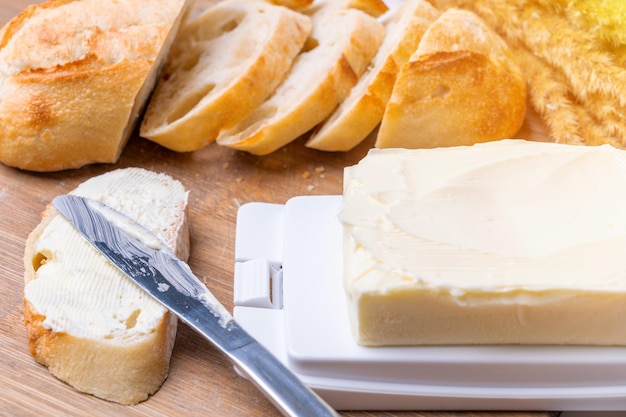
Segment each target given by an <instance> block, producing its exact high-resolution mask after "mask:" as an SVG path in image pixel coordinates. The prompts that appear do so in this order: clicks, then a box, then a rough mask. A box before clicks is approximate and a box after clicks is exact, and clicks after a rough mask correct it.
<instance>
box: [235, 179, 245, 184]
mask: <svg viewBox="0 0 626 417" xmlns="http://www.w3.org/2000/svg"><path fill="white" fill-rule="evenodd" d="M235 181H237V184H239V183H241V182H243V177H237V179H236V180H235Z"/></svg>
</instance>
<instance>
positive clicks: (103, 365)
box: [24, 168, 189, 405]
mask: <svg viewBox="0 0 626 417" xmlns="http://www.w3.org/2000/svg"><path fill="white" fill-rule="evenodd" d="M136 170H137V169H135V168H129V169H126V171H127V172H131V171H136ZM122 171H123V170H118V171H117V172H118V173H119V172H122ZM110 174H111V173H107V174H103V176H106V175H110ZM144 175H147V176H148V177H150V176H151V174H144ZM135 178H136V179H140V178H141V175H140V176H139V177H135ZM143 178H146V177H145V176H144V177H143ZM118 197H119V198H123V195H119V196H118ZM185 198H186V197H185ZM170 203H171V204H174V202H170ZM179 210H182V211H181V212H179V213H178V216H177V218H176V219H167V221H168V223H167V225H165V224H164V225H163V227H165V226H167V227H166V229H167V230H168V234H167V236H166V238H165V240H166V243H167V244H168V245H169V246H170V247H171V248H172V249H173V250H174V251H175V253H176V254H177V256H178V257H179V258H180V259H183V260H186V259H187V258H188V256H189V226H188V218H187V215H186V211H187V205H186V201H185V204H184V205H183V207H182V208H181V209H179ZM58 216H61V215H60V214H59V213H58V212H57V211H56V209H54V208H53V207H52V206H51V205H48V206H47V207H46V210H45V211H44V212H43V213H42V221H41V222H40V223H39V224H38V225H37V226H36V227H35V229H33V231H32V232H31V233H30V235H29V236H28V238H27V240H26V243H25V250H24V285H25V287H26V286H27V285H28V284H29V283H30V282H31V281H32V280H34V279H37V276H36V272H37V269H38V268H39V267H40V262H41V258H40V257H39V256H38V253H37V249H36V248H37V242H38V241H39V240H40V239H41V236H42V233H44V231H45V230H46V228H47V227H49V225H50V224H51V222H53V220H54V219H55V218H57V217H58ZM164 220H165V219H164ZM44 320H46V317H45V316H44V315H42V314H41V313H40V312H39V311H37V309H36V308H35V306H34V305H33V304H32V303H31V302H30V300H28V299H27V297H26V290H25V295H24V323H25V327H26V333H27V336H28V345H29V351H30V353H31V355H32V356H33V358H34V359H35V360H36V361H37V362H39V363H41V364H42V365H44V366H46V367H48V369H49V371H50V372H51V373H52V374H53V375H54V376H55V377H57V378H59V379H60V380H62V381H64V382H66V383H68V384H69V385H71V386H73V387H74V388H75V389H77V390H78V391H81V392H85V393H88V394H92V395H94V396H96V397H99V398H102V399H105V400H108V401H113V402H117V403H121V404H127V405H130V404H136V403H139V402H141V401H144V400H146V399H147V398H148V397H149V396H150V395H152V394H154V393H155V392H156V391H157V390H158V389H159V387H160V386H161V385H162V384H163V382H164V381H165V379H166V378H167V375H168V372H169V363H170V357H171V353H172V350H173V347H174V343H175V339H176V330H177V318H176V316H175V315H173V314H172V313H170V312H169V311H168V310H166V309H163V315H162V317H161V318H160V319H159V320H158V324H157V325H156V326H155V327H154V328H153V329H151V331H150V332H149V333H147V334H144V335H142V336H141V337H138V338H133V339H132V340H131V341H128V340H126V341H125V340H120V339H95V338H89V337H81V336H76V335H75V334H72V333H71V332H65V331H63V332H57V331H54V330H53V329H51V328H50V327H49V326H46V325H45V324H44Z"/></svg>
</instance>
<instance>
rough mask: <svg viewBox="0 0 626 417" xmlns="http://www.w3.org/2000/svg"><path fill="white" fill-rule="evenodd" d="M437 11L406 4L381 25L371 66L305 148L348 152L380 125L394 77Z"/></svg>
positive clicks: (420, 2) (419, 2)
mask: <svg viewBox="0 0 626 417" xmlns="http://www.w3.org/2000/svg"><path fill="white" fill-rule="evenodd" d="M438 16H439V11H438V10H437V9H435V8H434V7H433V6H432V5H430V3H428V2H426V0H406V1H404V2H403V3H402V4H401V5H400V6H399V7H398V8H397V9H395V10H394V11H393V13H392V15H391V16H390V17H389V18H388V19H387V20H386V22H385V38H384V40H383V43H382V45H381V46H380V48H379V50H378V52H377V53H376V56H375V57H374V59H373V60H372V65H371V66H370V67H369V68H368V70H367V71H366V73H365V74H364V75H363V76H362V77H361V79H360V80H359V82H358V83H357V85H356V86H355V87H354V88H353V89H352V90H351V91H350V95H349V96H348V97H347V98H346V99H345V100H344V101H343V102H342V103H341V104H340V105H339V107H338V108H337V109H335V111H334V112H333V113H332V114H331V115H330V117H329V118H328V119H327V120H326V121H324V122H323V123H322V124H320V125H319V126H317V128H316V129H315V131H314V132H313V134H312V135H311V136H310V137H309V140H308V142H307V143H306V146H308V147H310V148H314V149H320V150H325V151H348V150H350V149H352V148H353V147H355V146H356V145H358V144H359V143H360V142H361V141H362V140H363V139H365V137H366V136H367V135H369V134H370V133H371V132H372V131H373V130H374V129H375V128H376V126H377V125H378V124H379V123H380V121H381V119H382V118H383V114H384V112H385V107H386V106H387V102H388V101H389V97H390V96H391V91H392V90H393V86H394V83H395V81H396V76H397V73H398V72H399V71H400V68H401V67H402V65H403V64H404V63H405V62H406V61H408V59H409V57H410V56H411V55H412V54H413V52H415V49H417V46H418V44H419V42H420V40H421V38H422V36H423V35H424V32H426V29H427V28H428V27H429V26H430V25H431V23H432V22H433V21H434V20H435V19H436V18H437V17H438Z"/></svg>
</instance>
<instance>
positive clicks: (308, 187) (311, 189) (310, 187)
mask: <svg viewBox="0 0 626 417" xmlns="http://www.w3.org/2000/svg"><path fill="white" fill-rule="evenodd" d="M314 188H315V186H314V185H313V184H309V185H308V186H307V187H306V189H307V191H313V189H314Z"/></svg>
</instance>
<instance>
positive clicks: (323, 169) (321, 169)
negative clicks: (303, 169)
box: [315, 166, 326, 174]
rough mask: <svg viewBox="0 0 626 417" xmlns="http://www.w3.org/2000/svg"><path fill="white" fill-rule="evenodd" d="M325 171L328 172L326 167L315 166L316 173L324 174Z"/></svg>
mask: <svg viewBox="0 0 626 417" xmlns="http://www.w3.org/2000/svg"><path fill="white" fill-rule="evenodd" d="M324 172H326V168H324V167H322V166H319V167H317V168H315V173H316V174H323V173H324Z"/></svg>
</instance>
